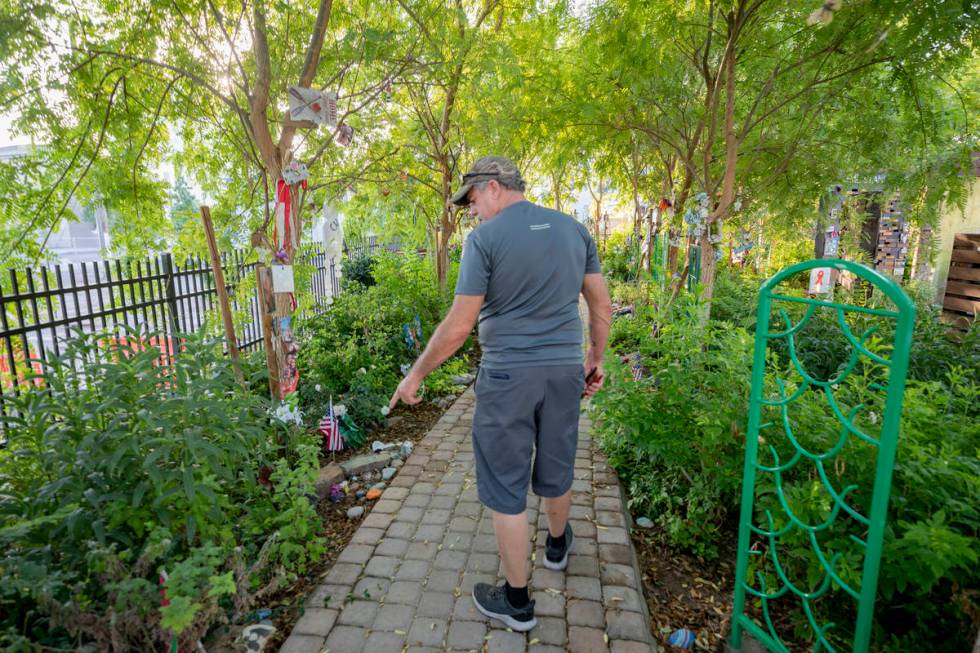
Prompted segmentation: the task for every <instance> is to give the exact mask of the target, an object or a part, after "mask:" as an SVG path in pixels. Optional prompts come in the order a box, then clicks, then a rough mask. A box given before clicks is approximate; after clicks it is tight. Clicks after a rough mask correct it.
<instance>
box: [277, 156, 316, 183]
mask: <svg viewBox="0 0 980 653" xmlns="http://www.w3.org/2000/svg"><path fill="white" fill-rule="evenodd" d="M309 176H310V171H309V170H307V169H306V165H305V164H303V163H300V162H299V161H296V160H295V159H293V160H292V161H290V162H289V163H287V164H286V166H285V167H284V168H283V169H282V178H283V179H285V180H286V183H287V184H289V185H290V186H294V185H296V184H299V183H301V182H305V181H306V180H307V178H309ZM303 188H306V184H305V183H304V184H303Z"/></svg>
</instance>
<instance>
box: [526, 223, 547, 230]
mask: <svg viewBox="0 0 980 653" xmlns="http://www.w3.org/2000/svg"><path fill="white" fill-rule="evenodd" d="M528 228H529V229H530V230H531V231H541V230H542V229H551V223H550V222H545V223H544V224H532V225H529V227H528Z"/></svg>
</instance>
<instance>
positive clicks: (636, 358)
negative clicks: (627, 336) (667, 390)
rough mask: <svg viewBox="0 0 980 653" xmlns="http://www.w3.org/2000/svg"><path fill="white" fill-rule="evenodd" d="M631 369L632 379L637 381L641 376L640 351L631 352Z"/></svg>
mask: <svg viewBox="0 0 980 653" xmlns="http://www.w3.org/2000/svg"><path fill="white" fill-rule="evenodd" d="M631 368H632V371H633V380H634V381H639V380H640V379H641V378H643V363H642V362H641V359H640V352H636V353H635V354H633V365H632V366H631Z"/></svg>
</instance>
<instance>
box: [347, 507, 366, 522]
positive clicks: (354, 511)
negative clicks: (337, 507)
mask: <svg viewBox="0 0 980 653" xmlns="http://www.w3.org/2000/svg"><path fill="white" fill-rule="evenodd" d="M363 514H364V506H354V507H353V508H348V509H347V518H348V519H357V518H358V517H360V516H361V515H363Z"/></svg>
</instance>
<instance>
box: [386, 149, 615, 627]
mask: <svg viewBox="0 0 980 653" xmlns="http://www.w3.org/2000/svg"><path fill="white" fill-rule="evenodd" d="M452 202H453V203H454V204H456V205H458V206H468V207H469V210H470V213H471V214H472V215H475V216H477V217H478V218H479V219H480V221H481V224H480V225H479V226H478V227H477V228H476V229H474V230H473V232H472V233H471V234H470V235H469V237H468V238H467V240H466V245H465V247H464V249H463V259H462V262H461V263H460V270H459V279H458V281H457V283H456V298H455V301H454V302H453V305H452V308H451V309H450V310H449V314H448V315H447V316H446V319H445V320H443V322H442V323H441V324H440V325H439V327H438V328H437V329H436V331H435V333H434V334H433V335H432V338H431V340H430V341H429V344H428V346H427V347H426V348H425V351H424V352H423V353H422V355H421V356H420V357H419V359H418V360H417V361H416V362H415V365H413V366H412V369H411V370H410V371H409V373H408V375H407V376H406V377H405V378H404V379H403V380H402V382H401V384H399V386H398V389H397V390H396V391H395V394H394V395H393V396H392V398H391V403H390V405H389V407H390V408H394V406H395V404H397V403H398V401H399V400H401V401H404V402H405V403H408V404H415V403H418V402H419V401H420V400H419V398H418V396H417V394H416V393H417V392H418V388H419V386H420V384H421V383H422V380H423V379H424V378H425V376H426V375H427V374H428V373H429V372H431V371H432V370H433V369H435V368H436V367H438V366H439V365H440V364H441V363H442V362H443V361H444V360H446V359H447V358H449V357H450V356H451V355H452V354H453V353H454V352H455V351H456V350H457V349H459V347H460V346H461V345H462V344H463V342H464V341H465V340H466V338H467V336H468V335H469V333H470V331H471V330H472V329H473V326H474V324H475V323H476V321H477V317H479V321H480V329H479V335H480V346H481V348H482V349H483V361H482V363H481V366H480V374H479V377H478V378H477V382H476V412H475V415H474V419H473V452H474V457H475V461H476V480H477V492H478V495H479V498H480V501H481V502H482V503H483V504H484V505H485V506H487V507H488V508H489V509H490V510H491V511H492V513H493V526H494V531H495V533H496V536H497V546H498V548H499V549H500V556H501V558H502V559H503V564H504V572H505V576H506V581H507V582H506V583H505V584H504V585H503V586H501V587H493V586H490V585H488V584H486V583H477V584H476V586H475V587H474V588H473V602H474V604H475V605H476V607H477V608H478V609H479V610H480V611H481V612H482V613H483V614H485V615H487V616H488V617H491V618H494V619H499V620H500V621H502V622H503V623H505V624H506V625H507V626H509V627H510V628H512V629H514V630H518V631H527V630H530V629H531V628H533V627H534V626H535V625H536V624H537V620H536V619H535V618H534V602H533V601H531V600H530V597H529V596H528V589H527V581H528V568H527V558H528V555H527V554H528V543H529V536H528V519H527V514H526V512H525V508H526V505H527V488H528V483H529V481H530V485H531V488H532V490H533V491H534V492H535V494H537V495H538V496H541V497H543V503H544V510H545V512H546V514H547V515H548V537H547V540H546V543H545V559H544V560H543V564H544V565H545V566H546V567H548V568H549V569H556V570H562V569H565V567H566V566H567V565H568V553H569V550H570V549H571V547H572V537H573V536H572V532H571V528H570V526H569V524H568V513H569V508H570V506H571V485H572V475H573V471H574V464H575V450H576V447H577V445H578V418H579V405H580V401H581V398H582V397H583V396H586V397H587V396H591V395H592V394H594V393H595V392H596V391H598V390H599V388H601V387H602V382H603V368H602V355H603V350H604V349H605V347H606V340H607V338H608V336H609V324H610V321H611V313H612V307H611V305H610V302H609V294H608V292H607V290H606V284H605V282H604V281H603V278H602V274H601V272H600V269H599V259H598V256H597V254H596V247H595V243H594V242H593V240H592V237H591V236H590V235H589V232H588V230H587V229H586V228H585V227H584V226H582V225H581V224H579V223H578V222H577V221H575V220H574V219H573V218H571V217H569V216H567V215H565V214H563V213H559V212H557V211H552V210H550V209H546V208H542V207H539V206H535V205H534V204H531V203H530V202H528V201H527V200H526V199H524V180H523V179H522V178H521V174H520V172H519V171H518V170H517V167H516V166H515V165H514V164H513V162H511V161H510V160H509V159H507V158H505V157H501V156H488V157H484V158H482V159H480V160H479V161H477V162H476V163H475V164H473V168H472V169H471V170H470V171H469V172H468V173H466V174H465V175H463V184H462V186H461V187H460V189H459V191H458V192H457V193H456V194H455V195H454V196H453V198H452ZM579 293H581V294H583V295H585V300H586V302H587V303H588V306H589V322H590V336H591V337H590V340H591V342H590V346H589V349H588V351H587V353H586V361H585V368H584V370H583V366H582V324H581V320H580V318H579V313H578V298H579ZM587 375H588V379H586V376H587ZM532 450H534V456H533V465H532Z"/></svg>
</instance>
